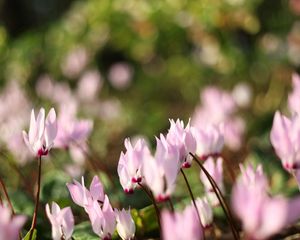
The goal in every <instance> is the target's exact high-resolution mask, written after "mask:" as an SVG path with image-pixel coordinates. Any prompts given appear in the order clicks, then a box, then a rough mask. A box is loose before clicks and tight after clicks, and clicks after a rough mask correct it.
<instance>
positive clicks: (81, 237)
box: [72, 221, 99, 240]
mask: <svg viewBox="0 0 300 240" xmlns="http://www.w3.org/2000/svg"><path fill="white" fill-rule="evenodd" d="M72 237H73V238H74V240H98V239H99V237H97V235H95V233H93V231H92V229H91V223H90V222H89V221H86V222H82V223H80V224H78V225H76V226H75V229H74V233H73V236H72Z"/></svg>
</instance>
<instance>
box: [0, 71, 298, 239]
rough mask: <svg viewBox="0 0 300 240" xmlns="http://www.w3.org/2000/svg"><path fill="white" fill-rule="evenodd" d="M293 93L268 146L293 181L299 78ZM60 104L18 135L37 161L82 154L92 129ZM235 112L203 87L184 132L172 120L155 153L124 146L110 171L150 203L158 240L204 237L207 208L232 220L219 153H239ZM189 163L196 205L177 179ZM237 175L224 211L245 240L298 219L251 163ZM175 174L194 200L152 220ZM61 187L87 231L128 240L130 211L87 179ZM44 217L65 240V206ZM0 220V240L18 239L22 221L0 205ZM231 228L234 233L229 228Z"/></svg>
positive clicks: (227, 98)
mask: <svg viewBox="0 0 300 240" xmlns="http://www.w3.org/2000/svg"><path fill="white" fill-rule="evenodd" d="M293 86H294V89H293V92H292V93H291V94H290V95H289V98H288V104H289V110H290V112H291V114H292V116H291V117H287V116H284V115H282V114H281V113H280V112H279V111H277V112H276V113H275V116H274V120H273V126H272V130H271V133H270V140H271V144H272V146H273V147H274V150H275V152H276V154H277V156H278V157H279V158H280V159H281V161H282V165H283V167H284V169H285V170H287V171H288V172H290V173H291V174H293V175H294V176H295V177H296V179H297V180H298V181H299V182H300V119H299V115H298V114H299V113H300V111H299V107H298V104H297V103H298V102H299V101H298V100H299V99H300V77H299V76H298V75H294V76H293ZM69 100H70V99H69ZM66 103H67V105H65V106H64V105H63V104H62V105H60V106H61V111H60V114H59V117H58V118H56V113H55V110H54V109H53V108H52V109H51V110H50V111H49V113H48V115H47V116H46V115H45V110H44V109H43V108H41V109H40V111H39V113H38V115H37V116H36V115H35V112H34V110H32V112H31V119H30V127H29V131H28V133H27V132H25V131H23V137H24V141H25V143H26V145H27V147H28V148H29V149H30V151H31V152H32V153H33V154H34V155H35V156H36V157H38V158H39V160H41V158H42V157H43V156H46V155H48V153H49V151H50V149H51V148H52V147H56V148H61V149H72V148H75V149H76V148H83V151H85V150H84V149H86V148H87V145H86V140H87V138H88V136H89V134H90V132H91V130H92V126H93V124H92V122H91V121H89V120H78V119H77V118H76V113H77V104H76V103H75V102H72V101H67V102H66ZM217 104H218V105H219V104H221V105H222V106H221V108H220V106H218V109H220V111H213V113H212V112H211V111H212V109H216V107H217ZM240 105H242V104H241V103H240ZM236 110H237V102H235V100H234V97H233V96H232V95H230V94H229V93H227V92H223V91H220V90H219V89H216V88H207V89H205V90H204V92H203V94H202V106H201V107H199V108H198V109H197V111H196V114H195V116H194V118H193V120H192V121H191V122H190V121H189V122H188V123H187V124H186V125H185V124H184V122H183V121H181V120H179V119H177V120H176V121H175V120H172V119H171V120H170V127H169V129H168V131H167V133H166V134H165V135H164V134H160V135H159V137H156V147H155V151H154V152H152V151H151V149H150V146H149V144H148V143H147V141H146V140H145V139H143V138H139V139H137V140H136V141H131V140H130V139H129V138H126V139H125V141H124V145H125V149H126V150H125V151H123V152H121V154H120V158H119V163H118V168H117V172H118V175H119V180H120V183H121V186H122V188H123V190H124V192H125V193H133V192H134V190H135V189H136V188H143V189H144V190H145V191H146V193H148V195H149V196H150V197H153V200H154V205H155V207H156V210H157V214H158V222H159V223H160V224H161V227H162V228H161V234H162V237H163V239H164V240H171V239H172V240H176V239H178V240H179V239H195V240H199V239H203V236H204V235H205V230H206V229H207V228H210V227H211V226H212V222H213V210H212V209H213V208H214V207H217V206H219V205H222V207H223V209H224V211H225V214H226V215H227V214H228V215H231V213H230V208H229V207H228V206H227V205H226V202H225V203H224V201H225V200H224V198H223V195H224V194H225V192H226V191H225V184H224V179H223V158H222V154H221V151H222V149H223V146H224V144H227V145H228V146H229V147H231V148H232V149H237V148H239V147H240V144H241V137H242V134H243V131H244V130H243V129H244V123H243V121H242V120H241V119H239V118H238V117H236V116H234V113H235V112H236ZM194 155H196V158H195V157H194ZM194 159H195V160H196V162H197V164H199V165H200V167H201V169H202V170H200V172H199V179H200V180H201V183H202V184H203V192H204V195H203V196H201V197H198V196H197V198H195V199H194V197H193V194H192V193H191V189H190V186H189V183H188V181H187V179H186V176H185V173H184V171H189V170H188V169H189V168H191V167H192V163H193V160H194ZM240 171H241V174H240V176H239V177H238V179H237V180H236V181H235V183H234V185H233V188H232V194H231V208H232V210H233V212H234V213H235V215H236V217H237V218H239V219H240V220H241V223H242V229H243V231H244V233H245V236H246V238H247V239H256V240H263V239H268V238H269V237H271V236H273V235H274V234H277V233H279V232H280V231H281V230H283V229H284V228H285V227H287V226H288V225H290V224H293V223H295V222H296V221H297V220H298V219H299V216H300V196H298V197H294V198H291V199H287V198H284V197H282V196H272V195H271V194H270V193H269V185H268V179H267V177H266V175H265V174H264V172H263V168H262V166H261V165H258V166H257V167H256V168H254V167H253V166H252V165H251V164H249V165H247V166H246V167H244V166H243V165H240ZM180 173H182V174H183V176H184V178H185V181H186V184H187V187H188V188H189V191H190V194H191V198H192V199H193V201H192V202H191V204H188V205H187V206H185V208H184V210H182V211H178V210H177V209H176V210H175V211H174V209H172V211H169V210H166V209H164V210H163V211H162V212H161V214H159V210H158V208H157V205H156V203H160V202H164V201H170V203H171V199H172V196H173V193H174V191H175V190H176V185H177V184H176V182H177V178H178V175H179V174H180ZM299 185H300V184H299ZM67 188H68V190H69V192H70V195H71V198H72V200H73V202H74V203H75V204H77V205H78V206H80V207H82V208H83V209H84V210H85V212H86V213H87V215H88V217H89V220H90V222H91V226H92V229H93V231H94V233H95V234H96V235H98V236H99V237H100V239H104V240H109V239H112V236H113V234H114V232H115V231H116V230H117V232H118V234H119V236H120V237H121V238H122V239H123V240H132V239H134V237H135V232H136V226H135V223H134V220H133V218H132V216H131V212H130V209H128V210H125V209H122V210H119V209H115V208H113V206H112V204H111V203H110V200H109V197H108V195H107V194H105V191H104V187H103V185H102V183H101V181H100V180H99V178H98V176H94V178H93V179H92V182H91V184H90V187H89V189H88V188H86V186H85V182H84V177H82V178H81V183H80V182H78V181H76V180H74V183H68V184H67ZM38 193H39V191H38ZM37 196H39V195H38V194H37ZM37 200H39V198H37ZM35 213H36V212H35ZM46 214H47V217H48V218H49V221H50V223H51V226H52V238H53V239H54V240H60V239H65V240H68V239H72V234H73V231H74V224H75V221H74V216H73V213H72V210H71V208H70V207H65V208H63V209H61V208H60V207H59V205H58V204H57V203H55V202H52V204H51V207H50V206H49V205H48V204H47V205H46ZM0 215H1V217H0V239H9V240H15V239H17V238H18V234H19V231H20V229H21V227H22V226H23V224H24V223H25V218H24V217H23V216H12V214H11V212H10V210H9V209H8V208H6V207H5V206H4V205H0ZM228 218H229V219H230V218H231V217H230V216H228ZM270 219H272V220H271V221H270ZM231 221H233V220H232V219H231ZM232 228H233V229H234V224H232ZM182 229H184V231H182ZM1 234H2V235H1ZM233 234H235V233H234V230H233Z"/></svg>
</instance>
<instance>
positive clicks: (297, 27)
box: [287, 21, 300, 66]
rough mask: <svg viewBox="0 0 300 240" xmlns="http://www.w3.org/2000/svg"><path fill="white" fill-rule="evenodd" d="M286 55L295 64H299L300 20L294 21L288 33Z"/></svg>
mask: <svg viewBox="0 0 300 240" xmlns="http://www.w3.org/2000/svg"><path fill="white" fill-rule="evenodd" d="M287 39H288V52H287V54H288V57H289V60H290V61H291V62H292V63H293V64H294V65H296V66H299V64H300V44H299V41H300V22H299V21H295V22H294V24H293V27H292V30H291V31H290V32H289V34H288V38H287Z"/></svg>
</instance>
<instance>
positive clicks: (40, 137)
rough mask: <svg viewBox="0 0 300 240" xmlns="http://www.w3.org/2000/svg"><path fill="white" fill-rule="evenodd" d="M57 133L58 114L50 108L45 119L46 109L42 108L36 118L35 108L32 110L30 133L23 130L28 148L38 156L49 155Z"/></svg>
mask: <svg viewBox="0 0 300 240" xmlns="http://www.w3.org/2000/svg"><path fill="white" fill-rule="evenodd" d="M56 135H57V123H56V114H55V110H54V109H53V108H51V109H50V111H49V113H48V115H47V118H46V121H45V109H44V108H41V109H40V112H39V114H38V116H37V118H35V114H34V110H32V112H31V119H30V128H29V132H28V134H27V133H26V132H25V131H23V138H24V141H25V143H26V145H27V146H28V148H29V149H30V150H31V151H32V152H33V153H34V154H35V155H36V156H38V157H41V156H43V155H47V154H48V152H49V150H50V149H51V148H52V146H53V144H54V139H55V137H56Z"/></svg>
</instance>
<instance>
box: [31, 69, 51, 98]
mask: <svg viewBox="0 0 300 240" xmlns="http://www.w3.org/2000/svg"><path fill="white" fill-rule="evenodd" d="M35 91H36V93H37V95H38V96H39V97H42V98H48V99H50V98H51V97H52V94H53V92H54V81H53V79H52V78H51V76H49V75H48V74H43V75H41V76H40V77H39V78H38V79H37V83H36V85H35Z"/></svg>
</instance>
